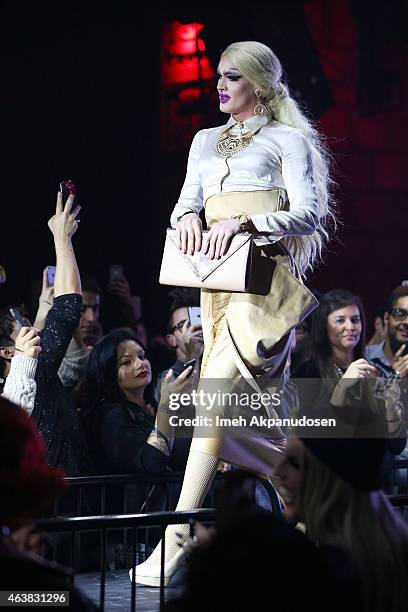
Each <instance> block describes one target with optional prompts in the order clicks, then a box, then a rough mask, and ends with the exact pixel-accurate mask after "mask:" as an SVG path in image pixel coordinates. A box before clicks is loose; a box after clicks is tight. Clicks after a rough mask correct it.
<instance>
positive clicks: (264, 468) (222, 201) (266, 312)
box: [192, 190, 316, 473]
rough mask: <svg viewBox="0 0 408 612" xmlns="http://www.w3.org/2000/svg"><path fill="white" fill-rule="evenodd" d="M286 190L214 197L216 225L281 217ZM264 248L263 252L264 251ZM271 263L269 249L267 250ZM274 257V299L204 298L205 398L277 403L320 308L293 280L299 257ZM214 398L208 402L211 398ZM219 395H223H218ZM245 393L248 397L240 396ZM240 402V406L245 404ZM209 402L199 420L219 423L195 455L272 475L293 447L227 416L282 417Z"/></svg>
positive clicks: (200, 439)
mask: <svg viewBox="0 0 408 612" xmlns="http://www.w3.org/2000/svg"><path fill="white" fill-rule="evenodd" d="M280 191H281V190H271V191H257V192H249V193H245V192H238V193H237V192H233V193H225V194H220V195H217V196H212V197H211V198H209V199H208V200H207V203H206V217H207V223H208V226H209V227H211V225H212V224H213V223H215V222H217V221H220V220H222V219H227V218H230V217H232V216H234V215H239V214H243V213H246V214H251V213H252V214H255V213H261V212H273V211H274V210H276V206H277V195H278V192H280ZM262 248H263V247H262ZM265 252H266V254H265V256H268V249H267V248H266V249H265ZM274 253H275V254H274V255H273V256H270V259H271V261H270V263H271V266H273V274H272V282H271V286H270V290H269V292H268V293H267V294H266V295H256V294H250V293H230V292H220V291H215V290H202V291H201V319H202V325H203V334H204V354H203V360H202V366H201V373H200V382H199V387H198V391H200V390H201V391H203V393H204V396H206V397H207V396H208V394H209V395H211V396H212V397H222V398H224V397H228V396H230V395H233V394H236V395H237V396H238V397H239V399H240V397H241V396H242V394H244V395H246V394H247V393H248V390H250V391H251V393H253V394H258V395H259V394H262V393H265V390H266V389H267V392H268V393H269V395H270V396H271V395H272V394H273V393H274V392H275V391H276V390H277V388H278V387H279V385H281V380H282V377H283V376H285V374H286V372H287V369H288V368H287V366H288V363H289V356H290V350H291V346H292V340H293V334H294V328H295V326H296V325H297V324H298V323H299V322H300V321H301V320H302V319H303V318H305V317H306V316H307V314H308V313H309V312H310V311H311V310H312V309H313V307H314V306H315V304H316V300H315V298H314V296H313V295H312V294H311V293H310V292H309V290H308V289H307V288H306V287H305V286H304V285H303V283H302V282H301V281H300V280H299V279H298V278H296V276H295V275H294V274H293V273H292V265H291V258H290V256H289V254H288V253H286V252H285V251H284V250H282V251H281V253H280V254H277V251H276V249H274ZM205 394H207V395H205ZM217 394H218V396H217ZM240 394H241V395H240ZM239 399H238V402H239ZM210 403H211V402H206V401H201V402H200V404H199V405H198V406H197V415H198V416H201V417H202V418H205V417H208V416H211V418H212V425H208V422H209V421H208V419H207V424H206V425H205V426H203V427H196V429H195V434H194V439H193V442H192V448H194V449H195V450H199V451H201V452H206V453H209V454H217V455H218V456H219V457H220V458H222V459H224V460H225V461H229V462H231V463H235V464H238V465H240V466H243V467H246V468H248V469H252V470H254V471H256V472H261V473H270V471H271V469H272V467H273V465H274V464H275V461H276V455H277V453H278V454H279V449H281V448H282V446H283V445H284V444H285V436H284V435H283V433H282V430H281V428H280V427H278V426H275V427H271V426H268V427H266V428H265V427H262V426H257V425H256V424H252V425H251V426H242V427H240V426H239V425H238V426H231V427H229V426H223V427H219V426H218V425H217V423H219V419H223V418H224V420H225V421H227V422H228V419H226V418H225V417H226V415H231V414H233V415H240V414H244V415H245V419H246V422H247V423H249V422H250V420H252V419H251V417H252V416H255V414H256V416H258V417H262V416H265V417H267V418H268V419H277V418H278V416H279V411H277V410H276V409H275V408H274V407H272V406H270V405H269V406H267V405H264V406H262V407H261V408H257V412H256V413H255V412H254V411H252V407H251V406H249V407H247V408H245V409H244V410H241V408H240V407H239V406H238V407H235V409H232V410H231V406H230V405H229V406H228V409H227V410H226V407H225V401H218V402H212V403H211V406H210V405H209V404H210Z"/></svg>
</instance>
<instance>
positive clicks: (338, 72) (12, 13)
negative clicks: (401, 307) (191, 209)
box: [0, 0, 408, 331]
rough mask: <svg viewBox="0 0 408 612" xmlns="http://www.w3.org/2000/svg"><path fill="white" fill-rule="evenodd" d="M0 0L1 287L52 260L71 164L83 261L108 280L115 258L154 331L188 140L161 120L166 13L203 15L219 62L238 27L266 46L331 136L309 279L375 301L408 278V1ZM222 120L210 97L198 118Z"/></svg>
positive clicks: (14, 287) (10, 287)
mask: <svg viewBox="0 0 408 612" xmlns="http://www.w3.org/2000/svg"><path fill="white" fill-rule="evenodd" d="M150 4H151V6H150ZM0 6H1V12H0V28H1V31H0V41H1V74H2V79H1V98H0V104H1V115H0V116H1V160H0V168H1V177H2V180H1V222H0V223H1V226H0V236H1V243H0V244H1V249H0V263H1V264H2V265H4V267H5V268H6V270H7V274H8V280H7V283H6V284H5V285H2V286H0V302H2V303H3V304H4V303H6V302H8V301H19V300H21V299H23V298H26V297H27V294H28V290H29V286H30V282H31V280H32V279H33V278H39V277H40V275H41V271H42V269H43V267H44V266H45V265H47V264H53V263H54V261H53V260H54V257H53V248H52V240H51V234H50V233H49V230H48V228H47V220H48V218H49V217H50V216H51V215H52V213H53V208H54V202H55V194H56V190H57V188H58V184H59V181H60V180H61V179H63V178H72V179H73V180H74V181H75V182H76V183H77V184H78V185H79V188H80V193H81V201H82V204H83V210H82V212H81V224H80V230H79V231H78V233H77V235H76V237H75V239H74V240H75V246H76V252H77V255H78V260H79V264H80V269H81V270H82V271H85V272H88V273H91V274H93V275H95V276H96V277H97V278H98V279H99V280H100V282H101V283H102V284H103V283H105V282H106V281H107V276H108V269H109V265H110V264H112V263H121V264H122V265H123V266H124V268H125V272H126V275H127V277H128V279H129V281H130V283H131V286H132V289H133V292H134V293H135V294H139V295H142V297H143V304H144V318H145V320H146V321H147V323H148V325H149V327H150V329H151V331H154V330H155V329H157V328H158V326H159V325H160V323H161V320H162V315H163V314H164V310H165V309H166V308H167V302H166V299H165V298H166V295H167V292H168V289H167V288H166V287H159V286H158V280H157V279H158V272H159V265H160V259H161V249H162V244H163V238H164V231H165V228H166V226H167V224H168V218H169V215H170V212H171V210H172V208H173V205H174V203H175V201H176V199H177V196H178V192H179V190H180V188H181V185H182V181H183V177H184V172H185V164H186V158H187V153H188V150H187V149H186V148H185V147H184V146H183V147H178V148H177V147H174V146H173V147H171V148H169V147H168V146H167V143H166V142H165V135H164V134H163V132H162V130H161V128H160V113H161V111H162V110H163V109H161V106H160V105H161V104H163V96H162V93H163V92H162V91H161V79H160V45H161V32H162V24H163V22H165V21H169V20H180V21H184V22H193V21H198V22H200V23H203V24H205V29H204V30H203V38H204V40H205V43H206V49H207V52H208V54H209V55H210V58H211V59H212V61H213V65H214V67H216V62H217V58H218V54H219V52H220V50H222V49H223V48H224V47H225V46H226V45H227V44H228V43H229V42H232V41H234V40H242V39H255V40H260V41H262V42H264V43H266V44H268V45H269V46H271V47H272V48H273V49H274V50H275V51H276V52H277V54H278V56H279V57H280V59H281V60H282V62H283V65H284V68H285V69H286V72H287V76H288V80H289V84H290V86H291V88H292V91H293V92H294V93H295V94H296V95H300V96H301V97H302V99H303V100H304V101H305V103H306V105H307V107H308V109H309V112H310V114H311V115H312V116H313V117H314V118H315V119H316V120H318V121H319V125H320V127H321V130H322V131H323V132H324V133H325V134H326V135H327V136H328V139H329V141H328V142H329V145H330V147H331V149H332V151H333V153H334V156H335V160H336V172H335V178H336V181H337V183H338V188H337V194H336V197H337V201H338V207H339V214H340V218H341V220H342V224H341V225H340V227H339V232H338V238H337V239H336V240H334V241H333V242H332V243H331V246H330V248H329V249H328V251H327V253H326V256H325V263H324V264H322V265H320V266H319V268H318V270H317V271H316V273H314V275H313V276H312V278H311V279H309V284H312V285H313V286H315V287H316V288H319V289H321V290H324V289H330V288H333V287H335V286H337V287H343V288H347V289H350V290H352V291H354V292H357V293H359V294H360V295H362V297H363V300H364V302H365V304H366V307H367V310H368V313H369V315H370V316H372V315H373V313H374V311H375V309H376V308H377V306H378V305H379V304H380V303H381V302H382V301H383V299H384V298H385V297H386V295H387V294H388V293H389V292H390V291H391V290H392V289H393V287H394V286H395V285H397V284H398V283H399V282H400V281H401V280H402V279H403V278H408V269H407V258H406V238H405V235H406V233H407V220H408V213H407V192H408V138H407V137H408V113H407V108H408V69H407V67H408V61H407V39H406V36H407V32H408V23H407V3H406V2H402V1H399V0H389V1H388V2H387V3H384V2H376V1H372V2H370V3H366V2H355V1H352V0H332V1H331V2H326V1H324V0H320V1H319V0H311V1H309V2H301V1H295V0H292V1H291V0H285V1H281V2H279V1H277V0H275V1H274V2H251V3H249V2H245V3H244V2H234V4H233V5H232V4H229V3H228V4H227V3H225V2H224V3H223V5H222V6H217V5H214V7H208V6H207V7H206V6H205V3H202V5H200V3H198V2H196V3H194V6H189V4H187V3H181V2H170V3H157V2H156V3H146V2H145V3H136V2H123V1H122V2H121V1H117V2H98V3H94V2H85V1H82V2H80V1H72V2H53V3H51V2H15V1H9V2H2V3H1V5H0ZM214 86H215V83H214ZM225 120H226V117H225V116H224V115H222V114H221V113H219V112H218V111H217V110H212V111H211V112H209V113H208V117H207V121H206V122H205V124H204V125H203V127H205V126H207V127H209V126H211V125H216V124H217V123H218V124H221V123H223V122H225Z"/></svg>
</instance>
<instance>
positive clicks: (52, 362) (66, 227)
mask: <svg viewBox="0 0 408 612" xmlns="http://www.w3.org/2000/svg"><path fill="white" fill-rule="evenodd" d="M72 203H73V196H70V197H69V198H68V200H67V203H66V204H65V207H63V204H62V196H61V193H58V196H57V204H56V209H55V214H54V215H53V216H52V217H51V219H50V220H49V221H48V226H49V228H50V230H51V232H52V234H53V236H54V244H55V254H56V262H57V266H56V271H55V281H54V304H53V306H52V308H51V310H50V311H49V313H48V316H47V320H46V322H45V326H44V329H43V331H42V335H41V346H42V352H41V355H40V358H39V359H40V362H41V364H42V366H43V367H42V370H43V372H45V375H46V379H47V380H50V379H52V378H54V377H55V376H57V373H58V369H59V367H60V365H61V362H62V359H63V358H64V355H65V353H66V351H67V348H68V345H69V343H70V341H71V338H72V334H73V333H74V331H75V329H76V328H77V327H78V324H79V320H80V316H81V308H82V297H81V281H80V277H79V271H78V266H77V262H76V258H75V252H74V248H73V245H72V236H73V235H74V234H75V232H76V230H77V229H78V223H77V221H76V220H75V217H76V215H77V214H78V212H79V210H80V207H79V206H77V207H76V208H75V209H74V210H72Z"/></svg>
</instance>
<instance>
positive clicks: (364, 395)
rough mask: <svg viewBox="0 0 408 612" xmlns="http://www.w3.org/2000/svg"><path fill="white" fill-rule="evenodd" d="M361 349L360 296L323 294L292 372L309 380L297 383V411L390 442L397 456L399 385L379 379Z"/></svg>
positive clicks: (401, 430)
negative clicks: (300, 359) (300, 358)
mask: <svg viewBox="0 0 408 612" xmlns="http://www.w3.org/2000/svg"><path fill="white" fill-rule="evenodd" d="M364 347H365V320H364V311H363V306H362V303H361V300H360V298H359V297H358V296H356V295H353V294H352V293H349V292H348V291H344V290H342V289H336V290H333V291H330V292H328V293H326V294H324V295H323V296H322V298H321V301H320V304H319V307H318V308H317V309H316V311H315V312H314V313H313V315H312V325H311V332H310V336H309V338H308V346H307V349H306V355H307V357H306V359H305V361H303V362H302V363H301V364H300V365H299V366H298V367H297V369H296V371H295V377H296V378H298V379H315V380H314V381H313V382H312V383H311V384H308V383H307V382H305V383H303V382H300V383H299V389H300V399H301V410H303V411H304V412H305V413H306V414H308V415H310V414H311V413H313V414H314V415H317V416H325V417H327V416H336V418H337V419H338V421H337V425H338V426H339V425H340V424H343V425H344V426H345V427H348V428H349V427H352V428H353V429H354V431H355V432H360V434H363V435H364V436H365V435H371V434H373V435H378V436H379V437H382V436H386V437H389V438H392V439H393V440H392V442H391V441H390V444H389V446H390V450H392V452H396V453H398V452H401V450H402V448H403V447H404V439H403V437H404V436H405V430H406V422H405V418H404V411H403V409H402V402H401V401H400V388H399V382H398V381H397V380H395V381H392V380H389V379H388V380H386V379H384V378H383V377H381V372H380V371H379V370H378V368H377V367H376V366H374V365H373V364H371V363H370V362H369V361H367V360H366V359H365V358H364ZM332 411H333V413H332ZM343 433H344V432H343ZM357 437H358V435H357ZM400 447H401V450H400Z"/></svg>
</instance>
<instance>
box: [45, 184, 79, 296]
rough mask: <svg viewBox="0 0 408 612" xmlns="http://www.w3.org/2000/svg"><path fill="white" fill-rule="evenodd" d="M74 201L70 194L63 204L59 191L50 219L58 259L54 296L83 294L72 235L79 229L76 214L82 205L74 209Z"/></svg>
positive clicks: (49, 224)
mask: <svg viewBox="0 0 408 612" xmlns="http://www.w3.org/2000/svg"><path fill="white" fill-rule="evenodd" d="M73 202H74V196H72V195H70V196H69V198H68V200H67V202H66V204H65V206H63V203H62V194H61V192H60V191H59V192H58V195H57V205H56V209H55V215H54V216H53V217H51V219H50V220H49V221H48V227H49V228H50V230H51V232H52V234H53V236H54V245H55V255H56V260H57V269H56V271H55V281H54V297H58V296H60V295H66V294H68V293H78V294H81V279H80V276H79V270H78V265H77V262H76V257H75V252H74V248H73V246H72V236H73V235H74V234H75V232H76V231H77V229H78V222H77V221H76V216H77V214H78V213H79V211H80V210H81V207H80V206H76V207H75V209H74V210H72V204H73Z"/></svg>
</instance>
